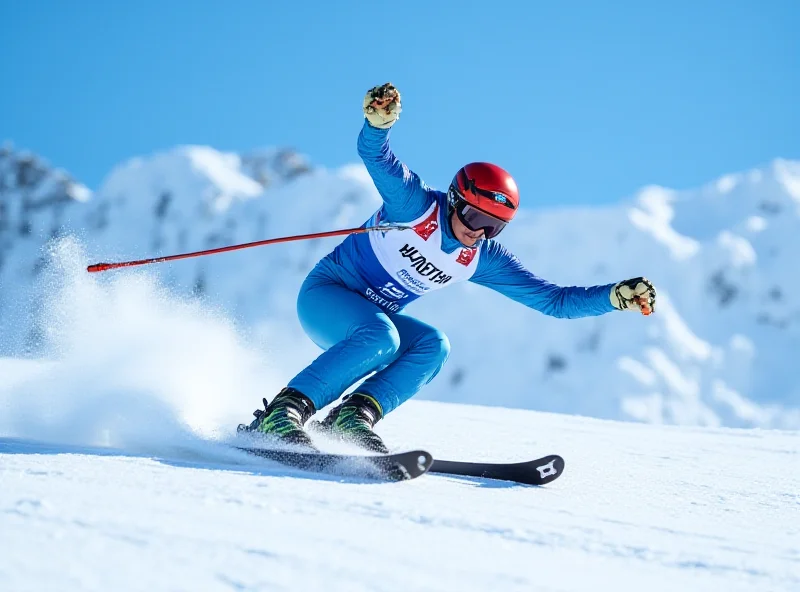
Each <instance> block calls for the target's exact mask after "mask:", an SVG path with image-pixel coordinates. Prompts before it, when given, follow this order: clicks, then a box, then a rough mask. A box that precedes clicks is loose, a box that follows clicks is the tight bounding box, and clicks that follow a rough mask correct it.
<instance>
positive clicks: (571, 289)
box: [471, 241, 656, 319]
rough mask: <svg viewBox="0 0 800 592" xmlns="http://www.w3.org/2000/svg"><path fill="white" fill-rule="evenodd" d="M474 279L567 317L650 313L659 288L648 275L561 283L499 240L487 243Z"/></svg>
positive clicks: (520, 300)
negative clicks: (612, 280)
mask: <svg viewBox="0 0 800 592" xmlns="http://www.w3.org/2000/svg"><path fill="white" fill-rule="evenodd" d="M471 281H473V282H475V283H476V284H480V285H482V286H486V287H487V288H491V289H492V290H496V291H497V292H500V293H501V294H503V295H504V296H507V297H509V298H511V299H512V300H515V301H517V302H520V303H521V304H524V305H525V306H527V307H529V308H532V309H534V310H538V311H539V312H542V313H544V314H546V315H549V316H552V317H558V318H564V319H575V318H581V317H590V316H599V315H602V314H605V313H607V312H611V311H614V310H632V311H638V312H641V313H642V314H650V313H651V312H653V311H654V310H655V303H656V291H655V288H654V287H653V285H652V284H651V283H650V282H649V281H648V280H647V279H645V278H634V279H632V280H626V281H624V282H619V283H617V284H604V285H600V286H589V287H578V286H568V287H564V286H557V285H555V284H552V283H550V282H548V281H546V280H544V279H542V278H540V277H537V276H536V275H534V274H533V273H531V272H530V271H529V270H527V269H526V268H525V267H524V266H523V265H522V263H521V262H520V261H519V259H517V257H516V256H514V255H512V254H511V253H510V252H509V251H508V250H507V249H506V248H505V247H503V246H502V245H501V244H499V243H497V242H495V241H491V242H490V243H488V244H487V248H486V251H485V255H484V257H483V258H482V259H481V261H480V265H479V267H478V269H477V270H476V272H475V275H474V276H473V277H472V278H471Z"/></svg>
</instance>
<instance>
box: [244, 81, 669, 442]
mask: <svg viewBox="0 0 800 592" xmlns="http://www.w3.org/2000/svg"><path fill="white" fill-rule="evenodd" d="M363 111H364V115H365V121H364V124H363V127H362V129H361V133H360V134H359V136H358V154H359V155H360V156H361V158H362V160H363V161H364V164H365V165H366V168H367V171H369V174H370V176H371V177H372V180H373V182H374V183H375V186H376V187H377V189H378V192H379V193H380V195H381V197H382V199H383V205H382V206H381V208H380V209H379V210H378V211H377V212H375V214H374V215H373V216H372V217H371V218H370V219H369V220H368V221H367V222H366V225H367V226H377V225H379V224H386V223H402V224H404V225H407V226H410V227H412V228H413V230H402V231H401V230H387V231H385V232H383V231H377V232H376V231H373V232H369V233H364V234H353V235H350V236H348V237H347V238H346V239H345V240H344V241H343V242H342V243H340V244H339V245H338V246H337V247H336V248H335V249H334V250H333V251H332V252H331V253H330V254H328V255H327V256H325V257H324V258H323V259H322V260H320V261H319V262H318V263H317V265H316V266H315V267H314V269H313V270H312V271H311V272H310V273H309V275H308V277H307V278H306V279H305V281H304V283H303V285H302V287H301V289H300V293H299V296H298V299H297V312H298V316H299V319H300V323H301V325H302V327H303V329H304V331H305V332H306V333H307V335H308V336H309V337H310V338H311V339H312V341H314V343H316V344H317V345H318V346H319V347H320V348H322V349H323V350H325V351H324V352H323V353H322V354H321V355H320V356H319V357H318V358H316V359H315V360H314V361H313V362H312V363H311V364H310V365H309V366H308V367H306V368H305V369H304V370H302V371H301V372H300V373H299V374H298V375H297V376H295V377H294V378H293V379H292V380H291V381H290V382H289V384H288V386H287V387H286V388H284V389H282V390H281V392H280V393H279V394H278V395H277V396H276V397H275V398H274V399H273V400H272V402H271V403H267V400H266V399H264V407H265V409H263V410H262V409H258V410H257V411H255V412H254V415H255V420H254V421H253V422H252V423H251V424H250V425H249V426H244V425H242V426H240V429H242V430H244V431H250V432H259V433H262V434H267V435H271V436H274V437H277V438H279V439H280V440H281V441H284V442H287V443H291V444H298V445H301V446H303V447H308V448H311V449H314V448H315V447H314V444H313V442H312V440H311V437H310V436H309V435H308V433H307V432H306V431H305V430H304V424H305V423H306V422H307V421H308V420H309V418H311V416H312V415H314V414H315V413H316V411H317V410H318V409H322V408H323V407H325V406H327V405H329V404H330V403H332V402H334V401H336V400H337V399H338V398H339V397H341V396H342V394H343V393H344V392H345V391H346V390H348V389H349V388H350V387H351V386H352V385H354V384H355V383H357V382H358V381H359V380H361V379H363V378H364V377H366V376H368V375H370V374H372V375H371V376H369V378H367V379H366V380H365V381H364V382H363V383H362V384H361V385H360V386H359V387H358V388H357V389H356V391H355V392H354V393H352V394H350V395H348V396H346V397H345V398H344V399H343V400H342V401H341V402H340V403H339V405H337V406H336V407H334V408H333V409H332V410H331V411H330V413H329V414H328V415H327V417H326V418H325V419H324V420H323V421H322V422H313V423H314V425H315V427H316V429H318V430H321V431H324V432H326V433H328V434H331V435H334V436H335V437H338V438H341V439H343V440H346V441H349V442H352V443H354V444H357V445H359V446H360V447H362V448H365V449H366V450H368V451H372V452H377V453H387V452H388V450H387V448H386V445H385V444H384V443H383V441H382V440H381V438H380V437H379V436H378V435H377V434H376V433H375V432H374V431H373V428H374V426H375V423H376V422H377V421H378V420H380V419H381V418H382V417H384V416H385V415H386V414H387V413H389V412H391V411H392V410H393V409H395V408H396V407H397V406H398V405H400V404H402V403H403V402H404V401H406V400H408V399H409V398H410V397H412V396H413V395H414V394H415V393H417V391H419V390H420V388H422V387H423V386H424V385H425V384H427V383H428V382H430V381H431V380H432V379H433V378H434V377H435V376H436V375H437V373H438V372H439V371H440V370H441V368H442V366H443V365H444V363H445V361H446V360H447V357H448V354H449V352H450V344H449V342H448V339H447V337H446V336H445V335H444V334H443V333H442V332H441V331H440V330H439V329H437V328H435V327H432V326H431V325H428V324H426V323H423V322H422V321H420V320H418V319H415V318H414V317H412V316H409V315H407V314H404V313H403V312H402V311H403V309H404V307H405V306H407V305H408V304H409V303H410V302H412V301H414V300H416V299H417V298H419V297H420V296H422V295H424V294H426V293H428V292H430V291H431V290H437V289H440V288H445V287H448V286H451V285H453V284H455V283H457V282H461V281H466V280H469V281H472V282H475V283H477V284H480V285H483V286H486V287H488V288H491V289H493V290H496V291H497V292H500V293H501V294H503V295H504V296H507V297H509V298H511V299H513V300H515V301H517V302H520V303H522V304H524V305H525V306H528V307H530V308H533V309H534V310H538V311H540V312H542V313H544V314H547V315H550V316H554V317H560V318H578V317H586V316H597V315H601V314H605V313H607V312H611V311H613V310H627V311H638V312H641V313H643V314H645V315H647V314H650V313H651V312H654V311H655V305H656V291H655V288H654V287H653V285H652V284H651V283H650V282H649V281H648V280H647V279H646V278H643V277H638V278H634V279H630V280H625V281H622V282H619V283H616V284H607V285H603V286H592V287H588V288H583V287H560V286H556V285H554V284H551V283H549V282H547V281H545V280H543V279H541V278H539V277H537V276H535V275H534V274H533V273H531V272H530V271H528V270H527V269H525V267H523V265H522V264H521V263H520V261H519V260H518V259H517V258H516V257H515V256H514V255H513V254H511V253H510V252H509V251H508V250H506V249H505V248H504V247H503V246H502V245H501V244H500V243H498V242H496V241H495V240H494V239H495V237H497V235H498V234H500V232H501V231H502V230H503V228H504V227H505V226H506V224H508V223H509V222H510V221H511V220H512V218H513V217H514V214H516V212H517V209H518V208H519V191H518V189H517V185H516V183H515V182H514V179H513V178H512V177H511V175H509V174H508V173H507V172H506V171H504V170H503V169H502V168H500V167H499V166H496V165H494V164H490V163H485V162H474V163H471V164H468V165H466V166H464V167H463V168H461V169H460V170H459V171H458V172H457V173H456V175H455V177H454V178H453V181H452V183H451V184H450V187H449V190H448V192H447V193H443V192H441V191H437V190H435V189H431V188H429V187H428V186H427V185H425V183H423V181H422V180H421V179H420V178H419V177H418V176H417V175H416V174H415V173H413V172H412V171H410V170H409V169H408V168H407V167H406V166H405V165H404V164H403V163H402V162H400V161H399V160H398V159H397V157H396V156H395V155H394V153H393V152H392V150H391V148H390V146H389V133H390V130H391V128H392V126H393V125H394V124H395V123H396V122H397V120H398V117H399V116H400V111H401V102H400V93H399V92H398V90H397V89H396V88H395V87H394V86H393V85H392V84H391V83H387V84H383V85H381V86H376V87H374V88H372V89H370V90H369V91H368V92H367V94H366V96H365V98H364V103H363Z"/></svg>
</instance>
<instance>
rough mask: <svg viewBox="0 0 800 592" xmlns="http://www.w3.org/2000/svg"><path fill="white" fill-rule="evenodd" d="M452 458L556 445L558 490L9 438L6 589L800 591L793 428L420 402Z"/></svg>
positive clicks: (390, 435) (405, 436)
mask: <svg viewBox="0 0 800 592" xmlns="http://www.w3.org/2000/svg"><path fill="white" fill-rule="evenodd" d="M379 428H380V429H379V432H380V433H381V434H382V435H383V436H384V437H385V438H386V439H387V441H388V442H389V443H390V444H391V445H392V446H393V447H394V448H398V449H402V448H407V447H419V446H424V447H426V448H427V449H429V450H430V451H431V452H433V453H434V455H436V456H438V457H440V458H448V459H467V460H497V461H503V460H508V461H512V460H513V461H516V460H526V459H529V458H533V457H536V456H541V455H543V454H547V453H559V454H561V455H563V456H564V457H565V459H566V461H567V466H566V471H565V473H564V475H563V476H562V477H561V478H560V479H558V480H557V481H555V482H554V483H552V484H550V485H548V486H545V487H538V488H537V487H530V486H517V485H512V484H507V483H503V482H497V481H489V480H481V479H470V478H456V477H447V476H441V475H433V474H428V475H425V476H423V477H421V478H419V479H417V480H415V481H412V482H406V483H390V484H376V483H370V482H359V481H358V480H352V479H348V480H342V479H332V478H326V477H320V476H316V475H311V474H305V473H301V472H298V471H294V470H290V469H286V468H282V467H280V466H276V465H274V464H271V463H269V462H266V461H261V460H259V459H250V458H245V457H242V456H239V454H238V453H230V452H228V451H227V450H225V449H224V448H222V447H221V446H220V445H218V444H209V443H206V442H204V441H199V440H192V439H187V440H185V441H183V442H181V443H180V445H177V444H176V442H175V441H174V440H172V441H169V442H166V441H165V443H164V445H163V447H161V449H159V448H160V446H159V444H158V442H154V441H152V440H150V441H149V442H148V443H147V445H146V446H139V447H137V446H130V447H129V448H128V449H127V450H126V451H125V452H124V453H119V452H113V451H109V450H104V449H101V448H92V447H87V446H80V445H74V444H73V445H65V444H43V443H41V442H37V441H35V440H30V439H25V438H22V439H18V438H2V439H0V548H2V553H0V590H3V591H8V592H12V591H14V592H17V591H19V592H22V591H37V592H38V591H42V590H59V591H68V590H103V591H107V590H114V591H116V592H123V591H129V590H130V591H133V590H149V591H154V590H195V591H196V590H303V591H314V590H320V591H324V592H333V591H335V590H347V591H357V590H370V591H389V590H402V591H409V590H453V591H456V590H457V591H465V590H492V591H494V590H502V591H514V590H525V591H530V590H543V591H559V592H566V591H578V590H581V591H583V590H593V591H598V590H613V591H614V592H622V591H625V590H630V591H636V592H641V591H642V590H647V591H650V592H653V591H658V590H664V591H668V592H675V590H680V591H681V592H688V591H693V590H697V591H703V592H707V591H713V590H720V591H722V590H724V591H735V590H742V591H747V592H753V591H757V590H764V591H778V590H786V591H790V590H799V589H800V544H798V543H799V542H800V463H799V462H798V450H799V449H800V436H798V433H796V432H778V431H748V430H727V429H698V428H681V427H661V426H652V425H643V424H632V423H617V422H610V421H600V420H595V419H588V418H582V417H575V416H568V415H554V414H543V413H537V412H533V411H519V410H510V409H503V408H497V407H494V408H485V407H478V406H466V405H456V404H444V403H432V402H424V401H419V402H417V401H412V402H409V404H408V405H406V406H404V407H402V408H400V409H398V410H397V411H396V412H395V413H393V414H392V415H391V416H390V417H389V418H387V419H386V420H385V421H384V422H382V423H381V424H379Z"/></svg>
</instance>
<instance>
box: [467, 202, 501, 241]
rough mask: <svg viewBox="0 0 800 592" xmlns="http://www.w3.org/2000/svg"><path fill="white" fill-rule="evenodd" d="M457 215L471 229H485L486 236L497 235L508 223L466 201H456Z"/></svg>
mask: <svg viewBox="0 0 800 592" xmlns="http://www.w3.org/2000/svg"><path fill="white" fill-rule="evenodd" d="M456 215H457V216H458V219H459V220H460V221H461V223H462V224H463V225H464V226H466V227H467V228H469V229H470V230H471V231H473V232H476V231H478V230H481V229H483V234H484V236H485V237H486V238H494V237H496V236H497V235H498V234H500V231H502V230H503V228H505V227H506V224H507V222H505V221H504V220H500V218H495V217H494V216H490V215H489V214H487V213H485V212H482V211H480V210H478V209H476V208H474V207H472V206H471V205H470V204H468V203H467V202H465V201H458V202H456Z"/></svg>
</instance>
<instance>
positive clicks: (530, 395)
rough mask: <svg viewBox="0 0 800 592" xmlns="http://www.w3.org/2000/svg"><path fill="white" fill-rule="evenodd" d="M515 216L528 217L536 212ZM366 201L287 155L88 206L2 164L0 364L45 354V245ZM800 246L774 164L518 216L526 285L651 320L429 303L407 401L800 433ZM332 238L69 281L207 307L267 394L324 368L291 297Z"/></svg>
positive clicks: (41, 172)
mask: <svg viewBox="0 0 800 592" xmlns="http://www.w3.org/2000/svg"><path fill="white" fill-rule="evenodd" d="M419 172H420V173H421V174H422V175H423V177H424V176H425V175H424V170H420V171H419ZM426 180H427V181H428V182H429V183H430V184H432V185H434V186H440V187H441V186H444V184H446V183H447V180H445V179H441V180H440V179H426ZM523 198H524V199H525V200H526V203H527V204H529V205H530V206H534V205H535V201H536V196H533V195H523ZM379 203H380V202H379V197H378V195H377V193H376V191H375V189H374V187H373V185H372V183H371V181H370V179H369V177H368V175H367V174H366V171H365V170H364V168H363V167H362V166H361V165H360V164H358V165H356V164H354V165H351V166H346V167H343V168H340V169H335V170H330V169H326V168H323V167H319V166H312V165H311V164H310V163H309V162H308V160H307V159H305V158H304V157H302V156H300V155H298V154H296V153H294V152H291V151H280V150H268V151H263V152H259V153H255V154H248V155H238V154H233V153H221V152H218V151H216V150H214V149H212V148H209V147H200V146H185V147H179V148H176V149H174V150H171V151H169V152H165V153H162V154H156V155H153V156H149V157H142V158H136V159H133V160H131V161H129V162H126V163H123V164H121V165H120V166H118V167H117V168H115V169H114V170H113V171H112V172H111V173H110V174H109V175H108V177H107V178H106V180H105V181H104V183H103V184H102V186H101V187H99V188H98V189H97V190H96V191H95V192H94V193H91V192H90V191H89V190H87V189H86V188H85V187H83V186H81V185H80V184H78V183H77V182H75V181H73V180H72V179H70V178H69V176H68V175H66V174H65V173H62V172H57V171H52V170H51V169H50V168H49V167H47V165H46V164H44V163H43V162H41V161H40V160H39V159H37V158H36V157H34V156H31V155H27V154H21V153H19V152H16V151H14V150H13V149H10V148H6V149H4V150H3V151H2V152H1V153H0V334H1V335H2V337H0V354H2V355H6V356H14V357H19V356H20V355H22V354H23V353H26V354H27V355H34V354H36V355H38V354H37V352H39V351H40V350H39V349H37V348H40V347H41V345H42V344H43V343H44V342H45V341H47V339H46V335H44V334H45V333H46V331H47V325H45V324H43V323H42V322H41V319H42V318H44V317H43V316H42V314H43V312H42V311H44V310H46V309H48V307H50V308H52V299H53V296H52V295H53V294H54V293H57V292H58V289H57V288H56V287H55V285H54V282H55V283H58V282H57V281H56V280H55V279H54V276H53V275H52V274H51V273H47V262H48V261H49V260H50V259H49V256H48V255H47V252H46V250H43V246H44V245H45V244H47V241H49V240H50V239H52V238H53V237H55V236H64V235H68V234H70V235H74V236H75V237H76V238H77V240H78V241H79V242H80V244H81V245H82V251H81V252H80V253H79V254H75V255H74V257H75V258H77V259H79V261H77V263H76V265H75V266H74V269H78V268H85V266H86V264H88V263H94V262H99V261H114V260H125V259H140V258H145V257H153V256H157V255H168V254H173V253H179V252H186V251H194V250H200V249H208V248H212V247H218V246H224V245H228V244H235V243H240V242H249V241H256V240H261V239H264V238H269V237H274V236H284V235H290V234H297V233H304V232H315V231H321V230H329V229H336V228H344V227H350V226H357V225H359V224H361V223H362V222H363V221H364V220H365V219H366V218H368V217H369V215H370V214H371V213H372V211H373V210H374V209H375V208H376V207H377V206H378V205H379ZM798 231H800V163H799V162H792V161H786V160H776V161H774V162H772V163H769V164H767V165H765V166H762V167H759V168H756V169H753V170H751V171H746V172H743V173H737V174H733V175H728V176H725V177H722V178H720V179H717V180H715V181H712V182H710V183H709V184H707V185H705V186H703V187H701V188H698V189H694V190H681V191H676V190H671V189H667V188H663V187H646V188H643V189H642V190H641V191H640V192H638V193H637V194H636V195H634V196H631V197H628V198H625V199H623V200H622V201H620V202H619V203H618V204H615V205H611V206H605V207H597V208H564V209H551V210H541V209H531V208H529V209H527V210H523V211H521V212H520V215H519V216H518V218H517V219H516V220H515V222H514V224H513V225H511V227H509V229H508V230H506V231H505V233H504V234H503V235H502V237H501V238H502V242H503V243H504V244H505V245H506V246H508V247H509V248H510V249H511V250H513V251H514V252H515V253H516V254H517V255H518V256H519V257H520V259H521V260H522V261H523V262H524V263H525V264H526V265H527V266H528V267H529V268H530V269H532V270H533V271H534V272H535V273H537V274H538V275H540V276H542V277H545V278H547V279H549V280H551V281H554V282H556V283H560V284H570V285H590V284H599V283H607V282H611V281H617V280H620V279H624V278H627V277H634V276H637V275H646V276H647V277H649V278H650V279H651V280H653V282H654V283H655V284H656V286H657V287H658V288H659V295H660V308H659V310H658V311H657V314H655V315H653V316H651V317H649V318H643V317H641V316H639V315H633V314H623V313H617V314H609V315H605V316H603V317H599V318H590V319H579V320H558V319H552V318H548V317H544V316H543V315H541V314H539V313H537V312H535V311H531V310H528V309H525V308H524V307H522V306H520V305H518V304H516V303H513V302H511V301H508V300H506V299H504V298H503V297H502V296H500V295H498V294H494V293H492V292H491V291H489V290H486V289H485V288H482V287H479V286H475V285H471V284H466V285H458V286H454V287H452V288H450V289H448V290H443V291H439V292H436V293H433V294H431V295H429V296H427V297H426V298H424V299H422V300H421V301H419V302H417V303H414V304H412V305H411V306H409V308H408V309H407V310H408V313H409V314H416V315H418V316H420V317H421V318H423V319H425V320H427V321H429V322H432V323H434V324H436V325H438V326H441V327H442V328H443V329H444V330H445V332H447V333H448V335H449V337H450V340H451V344H452V354H451V359H450V361H449V362H448V364H447V366H446V367H445V369H444V370H443V372H442V373H441V374H440V376H439V377H437V379H436V380H435V381H434V382H433V383H431V384H430V385H429V386H428V387H426V389H425V390H424V391H423V392H422V393H420V395H419V398H428V399H436V400H440V401H458V402H467V403H482V404H488V405H502V406H512V407H523V408H531V409H539V410H546V411H557V412H568V413H575V414H583V415H591V416H595V417H601V418H617V419H636V420H641V421H647V422H656V423H662V422H663V423H678V424H688V425H711V426H717V425H725V426H761V427H789V428H797V427H798V426H800V410H799V409H800V380H798V379H797V376H796V373H795V372H794V369H793V363H794V360H795V358H796V357H797V355H796V352H797V351H798V348H800V278H799V275H798V273H797V272H796V263H795V261H794V259H795V257H796V256H797V254H798V253H800V238H798V237H799V236H800V232H798ZM339 240H340V239H336V238H334V239H325V240H314V241H305V242H296V243H288V244H281V245H274V246H269V247H263V248H258V249H251V250H247V251H240V252H236V253H229V254H222V255H215V256H213V257H204V258H199V259H190V260H184V261H179V262H175V263H171V264H159V265H153V266H149V267H147V268H140V269H136V270H128V271H118V272H106V273H105V274H99V276H100V277H98V276H94V275H92V276H89V275H88V274H84V275H85V276H86V277H82V278H81V279H80V280H79V281H80V282H84V283H96V284H97V285H98V286H104V285H110V284H112V283H113V282H116V281H119V278H120V277H125V276H131V275H137V274H138V275H142V274H144V275H151V276H154V277H155V278H157V280H158V282H160V283H162V284H164V285H166V286H167V287H169V288H170V289H172V290H174V291H175V292H177V293H181V294H185V295H187V296H189V295H192V296H193V297H201V298H202V300H203V301H204V302H205V303H206V304H207V305H211V306H213V307H216V308H217V309H218V310H221V311H223V312H224V314H226V315H229V316H230V317H231V318H233V319H235V321H236V322H237V323H238V325H239V327H240V328H241V330H243V331H244V332H246V333H247V335H248V336H249V337H250V338H252V339H253V340H254V341H255V342H257V343H259V344H260V346H261V348H262V350H261V351H262V353H263V355H264V356H265V357H266V359H268V360H269V362H270V364H271V365H272V368H273V373H274V384H269V385H268V387H269V388H271V389H277V388H280V386H282V384H283V383H285V381H286V380H288V379H289V378H291V377H292V376H293V375H294V374H295V373H296V372H297V371H298V370H300V369H301V368H302V367H303V366H304V365H305V364H306V363H307V362H308V361H310V360H311V359H312V358H313V356H315V355H317V353H318V351H317V349H316V348H315V346H313V344H311V343H310V341H309V340H308V339H307V338H306V337H305V336H304V335H303V333H302V331H301V329H300V327H299V324H298V323H297V321H296V318H295V312H294V302H295V296H296V294H297V290H298V288H299V286H300V283H301V282H302V280H303V278H304V276H305V274H306V273H307V272H308V271H309V270H310V269H311V267H312V266H313V265H314V264H315V263H316V261H317V260H318V259H319V258H320V257H322V256H323V255H324V254H325V253H327V252H328V251H329V250H330V249H331V248H332V247H333V246H334V245H335V244H336V243H337V242H338V241H339ZM62 256H63V255H62ZM106 304H107V303H106ZM47 318H49V317H47ZM465 318H468V319H469V324H468V325H467V324H465V323H464V319H465ZM265 394H271V392H267V393H265Z"/></svg>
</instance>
